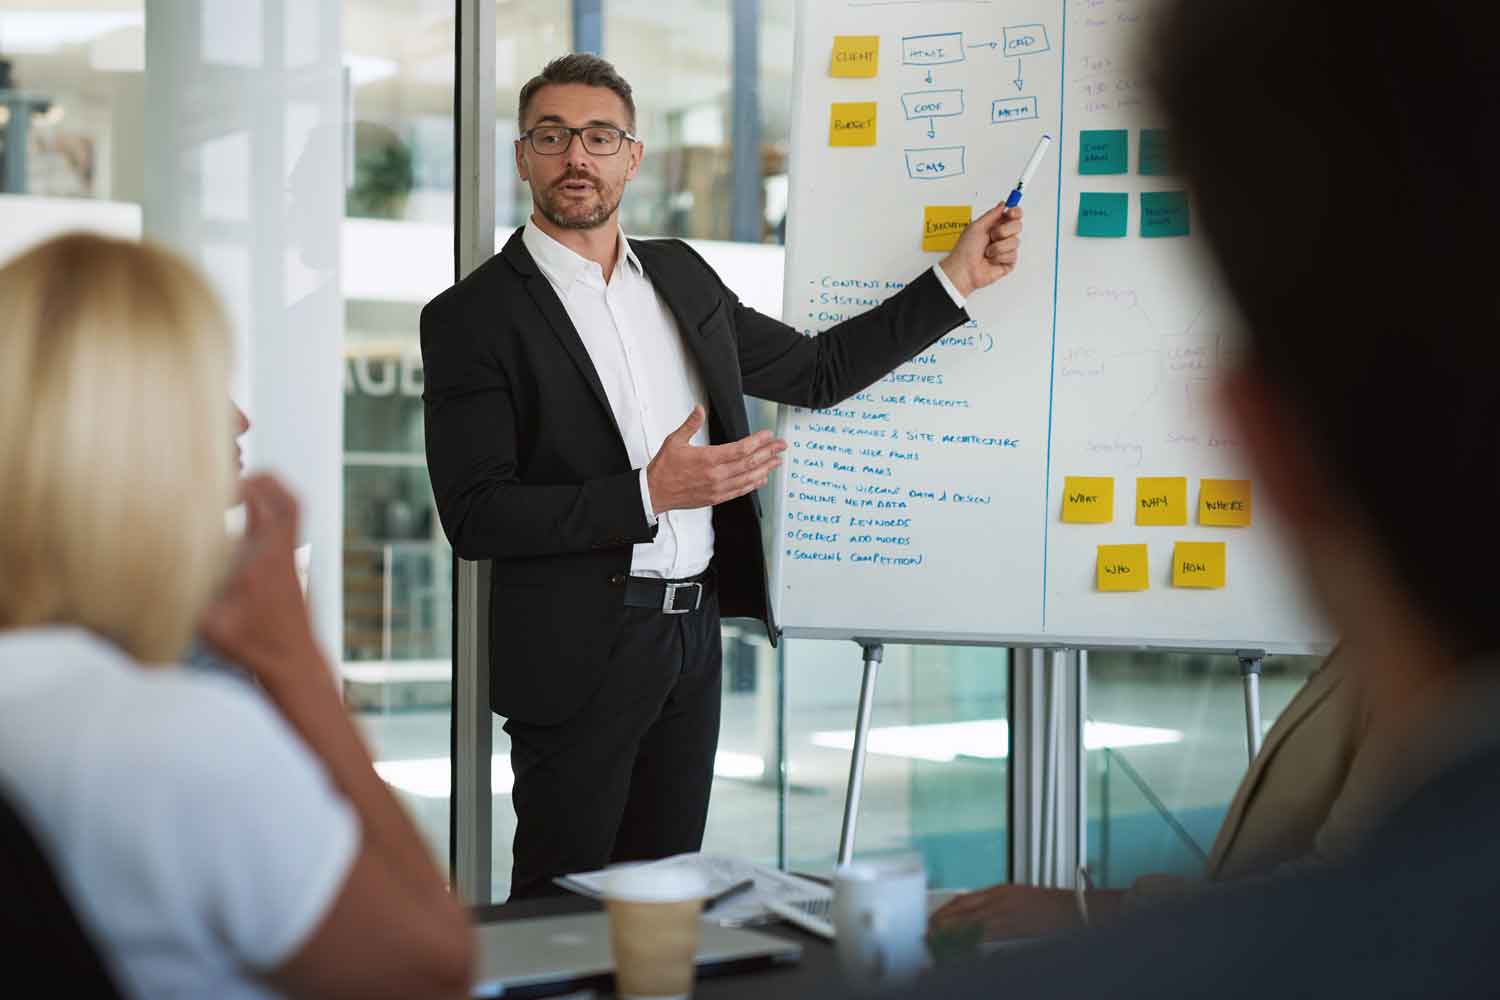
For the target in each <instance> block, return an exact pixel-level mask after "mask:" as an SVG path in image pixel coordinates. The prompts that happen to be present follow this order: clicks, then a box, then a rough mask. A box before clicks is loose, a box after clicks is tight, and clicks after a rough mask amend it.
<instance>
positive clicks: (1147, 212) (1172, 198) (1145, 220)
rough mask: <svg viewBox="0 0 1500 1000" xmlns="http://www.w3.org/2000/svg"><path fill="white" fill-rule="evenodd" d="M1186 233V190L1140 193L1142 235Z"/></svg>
mask: <svg viewBox="0 0 1500 1000" xmlns="http://www.w3.org/2000/svg"><path fill="white" fill-rule="evenodd" d="M1187 234H1188V200H1187V192H1185V191H1147V192H1145V193H1144V194H1142V195H1141V235H1142V236H1146V237H1151V236H1186V235H1187Z"/></svg>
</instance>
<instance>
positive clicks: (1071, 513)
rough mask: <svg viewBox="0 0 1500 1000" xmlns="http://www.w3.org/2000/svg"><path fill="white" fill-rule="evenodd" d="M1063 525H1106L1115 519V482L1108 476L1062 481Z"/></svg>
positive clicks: (1070, 477)
mask: <svg viewBox="0 0 1500 1000" xmlns="http://www.w3.org/2000/svg"><path fill="white" fill-rule="evenodd" d="M1062 519H1063V523H1064V524H1108V523H1109V522H1111V521H1113V520H1114V519H1115V481H1114V480H1113V479H1111V478H1110V477H1109V476H1067V477H1065V478H1064V479H1063V508H1062Z"/></svg>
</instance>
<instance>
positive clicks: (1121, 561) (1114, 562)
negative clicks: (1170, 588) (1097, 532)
mask: <svg viewBox="0 0 1500 1000" xmlns="http://www.w3.org/2000/svg"><path fill="white" fill-rule="evenodd" d="M1149 563H1150V557H1149V556H1148V555H1147V553H1146V546H1144V545H1101V546H1099V570H1098V578H1097V582H1098V585H1099V589H1100V590H1102V591H1105V592H1107V593H1122V592H1125V591H1132V590H1150V589H1151V572H1150V567H1149Z"/></svg>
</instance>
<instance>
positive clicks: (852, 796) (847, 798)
mask: <svg viewBox="0 0 1500 1000" xmlns="http://www.w3.org/2000/svg"><path fill="white" fill-rule="evenodd" d="M855 641H856V642H858V643H859V645H860V648H861V649H863V650H864V651H865V675H864V679H863V680H862V681H860V685H859V714H858V715H857V716H856V717H855V720H854V752H853V753H852V754H851V755H850V757H849V788H848V789H847V790H846V791H845V792H844V829H843V832H842V833H840V834H839V860H838V863H839V864H841V865H846V864H848V863H849V862H850V861H852V860H853V859H854V828H855V826H856V825H857V824H858V823H859V799H860V795H861V793H862V792H863V791H864V784H865V749H866V744H867V743H868V741H869V739H870V718H871V717H872V716H873V715H874V714H875V675H876V674H877V673H879V671H880V661H881V660H883V659H884V658H885V646H884V645H882V644H881V643H879V642H872V641H866V640H864V639H856V640H855Z"/></svg>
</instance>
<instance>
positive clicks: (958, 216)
mask: <svg viewBox="0 0 1500 1000" xmlns="http://www.w3.org/2000/svg"><path fill="white" fill-rule="evenodd" d="M973 217H974V209H973V208H972V207H970V206H968V205H928V206H927V209H926V211H925V212H924V213H923V217H922V249H923V250H928V251H942V252H946V251H948V250H952V249H953V248H954V246H956V245H957V244H958V238H959V236H960V235H962V233H963V231H964V229H965V227H967V226H968V224H969V220H970V219H972V218H973Z"/></svg>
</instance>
